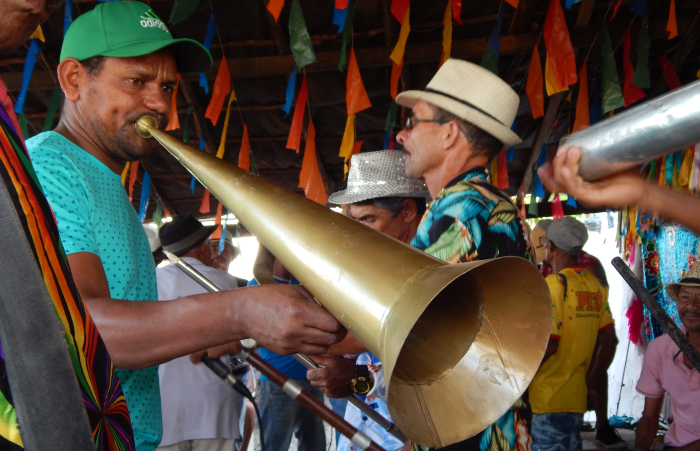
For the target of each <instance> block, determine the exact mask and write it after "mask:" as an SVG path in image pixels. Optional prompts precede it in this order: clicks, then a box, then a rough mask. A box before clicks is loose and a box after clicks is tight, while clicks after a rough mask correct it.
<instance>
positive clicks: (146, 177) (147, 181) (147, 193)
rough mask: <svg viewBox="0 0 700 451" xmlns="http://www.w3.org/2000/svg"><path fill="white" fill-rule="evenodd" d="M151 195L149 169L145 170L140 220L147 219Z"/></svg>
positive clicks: (140, 203)
mask: <svg viewBox="0 0 700 451" xmlns="http://www.w3.org/2000/svg"><path fill="white" fill-rule="evenodd" d="M150 197H151V176H150V175H149V174H148V171H143V184H142V185H141V200H140V202H139V220H140V221H141V222H143V221H145V220H146V211H147V210H148V200H149V199H150Z"/></svg>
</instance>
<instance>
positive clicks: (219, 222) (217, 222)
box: [214, 202, 223, 236]
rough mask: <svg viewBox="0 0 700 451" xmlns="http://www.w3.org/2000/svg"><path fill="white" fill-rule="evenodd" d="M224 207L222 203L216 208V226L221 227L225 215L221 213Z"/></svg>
mask: <svg viewBox="0 0 700 451" xmlns="http://www.w3.org/2000/svg"><path fill="white" fill-rule="evenodd" d="M222 206H223V204H222V203H221V202H219V205H218V206H217V207H216V216H214V225H221V215H222V214H223V213H222V211H221V207H222ZM217 230H218V229H217ZM219 233H221V231H219ZM219 236H221V235H219Z"/></svg>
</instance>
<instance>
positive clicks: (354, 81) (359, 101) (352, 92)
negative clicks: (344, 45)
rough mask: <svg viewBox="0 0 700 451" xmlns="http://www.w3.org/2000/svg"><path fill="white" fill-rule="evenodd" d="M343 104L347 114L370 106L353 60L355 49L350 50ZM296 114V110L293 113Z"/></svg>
mask: <svg viewBox="0 0 700 451" xmlns="http://www.w3.org/2000/svg"><path fill="white" fill-rule="evenodd" d="M345 89H346V91H345V103H346V105H347V109H348V114H355V113H357V112H358V111H362V110H366V109H367V108H369V107H371V106H372V104H371V103H370V101H369V97H367V91H365V85H364V84H362V76H361V75H360V67H359V66H358V65H357V59H356V58H355V48H354V47H353V48H352V49H350V62H349V63H348V78H347V81H346V83H345ZM294 113H295V114H296V110H295V111H294Z"/></svg>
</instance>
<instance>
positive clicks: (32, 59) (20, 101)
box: [15, 39, 41, 114]
mask: <svg viewBox="0 0 700 451" xmlns="http://www.w3.org/2000/svg"><path fill="white" fill-rule="evenodd" d="M40 51H41V49H39V45H38V44H37V43H36V39H32V41H31V43H30V44H29V50H27V58H26V59H25V60H24V72H22V89H21V90H20V91H19V95H18V96H17V103H16V104H15V113H17V114H20V113H21V112H22V109H23V108H24V101H25V100H26V98H27V88H29V82H30V81H31V79H32V73H33V72H34V65H35V64H36V54H37V53H39V52H40Z"/></svg>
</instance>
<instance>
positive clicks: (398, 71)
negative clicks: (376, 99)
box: [391, 61, 403, 100]
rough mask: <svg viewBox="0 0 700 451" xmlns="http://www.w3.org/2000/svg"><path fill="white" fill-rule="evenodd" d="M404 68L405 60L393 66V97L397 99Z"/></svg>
mask: <svg viewBox="0 0 700 451" xmlns="http://www.w3.org/2000/svg"><path fill="white" fill-rule="evenodd" d="M402 69H403V61H402V62H401V64H396V63H394V65H393V66H392V67H391V97H392V98H393V99H394V100H396V96H397V95H398V93H399V78H401V70H402Z"/></svg>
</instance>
